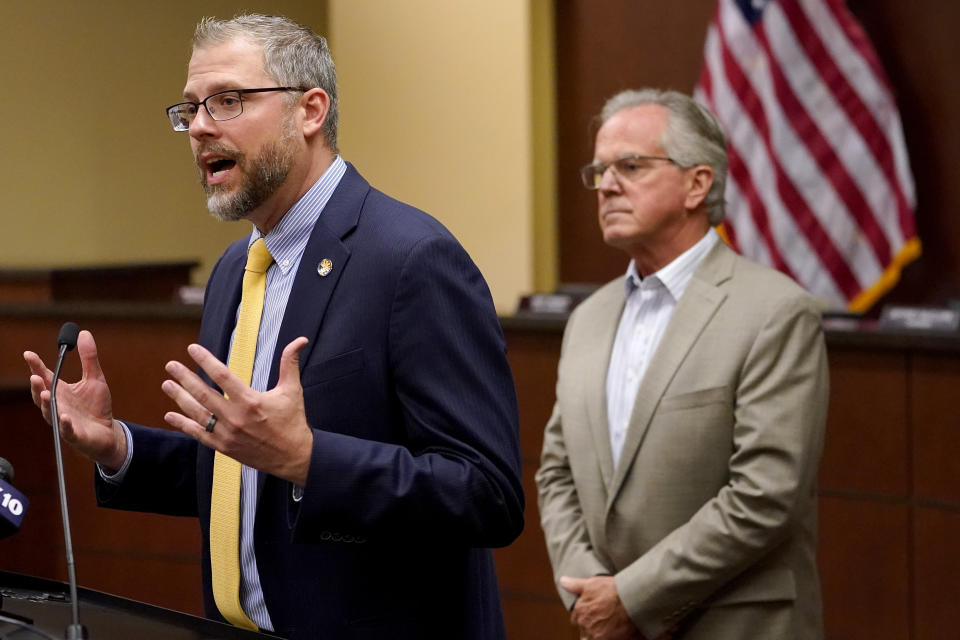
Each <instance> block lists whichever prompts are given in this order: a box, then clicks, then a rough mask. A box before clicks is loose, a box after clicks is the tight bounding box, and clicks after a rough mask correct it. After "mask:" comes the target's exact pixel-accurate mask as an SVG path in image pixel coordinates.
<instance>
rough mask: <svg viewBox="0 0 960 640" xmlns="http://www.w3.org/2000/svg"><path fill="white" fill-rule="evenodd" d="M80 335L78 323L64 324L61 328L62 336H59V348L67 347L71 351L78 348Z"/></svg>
mask: <svg viewBox="0 0 960 640" xmlns="http://www.w3.org/2000/svg"><path fill="white" fill-rule="evenodd" d="M79 334H80V327H78V326H77V323H76V322H64V323H63V326H62V327H60V335H58V336H57V346H58V347H64V346H65V347H66V348H67V351H70V350H71V349H73V348H74V347H75V346H77V336H78V335H79Z"/></svg>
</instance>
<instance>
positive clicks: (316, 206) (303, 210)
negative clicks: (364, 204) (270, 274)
mask: <svg viewBox="0 0 960 640" xmlns="http://www.w3.org/2000/svg"><path fill="white" fill-rule="evenodd" d="M346 170H347V163H346V162H344V161H343V158H341V157H340V156H339V155H338V156H337V157H336V158H335V159H334V161H333V162H332V163H331V164H330V166H329V167H327V170H326V171H324V172H323V175H322V176H320V179H319V180H317V181H316V182H315V183H313V186H312V187H310V188H309V189H308V190H307V192H306V193H305V194H303V196H302V197H301V198H300V199H299V200H297V202H296V203H294V205H293V206H292V207H290V210H289V211H287V213H286V214H284V216H283V217H282V218H280V222H278V223H277V224H276V226H275V227H273V229H271V230H270V231H269V233H267V235H265V236H264V235H263V234H261V233H260V231H259V230H258V229H257V228H256V227H254V228H253V232H252V233H251V234H250V239H249V240H248V242H247V248H248V249H249V248H250V245H252V244H253V243H254V242H256V241H257V240H258V239H259V238H263V241H264V242H265V243H266V245H267V250H268V251H269V252H270V255H271V256H273V261H274V262H275V263H276V264H277V267H278V268H279V269H280V271H281V272H282V273H284V274H286V273H287V272H288V271H289V270H290V269H292V268H293V267H294V266H295V265H296V264H297V263H298V262H299V259H300V255H301V254H302V253H303V250H304V248H306V246H307V240H309V239H310V232H311V231H312V230H313V227H314V225H315V224H316V223H317V220H318V219H319V218H320V214H321V213H323V209H324V207H326V206H327V202H329V200H330V197H331V196H332V195H333V192H334V190H335V189H336V188H337V185H338V184H340V179H341V178H343V174H344V173H346Z"/></svg>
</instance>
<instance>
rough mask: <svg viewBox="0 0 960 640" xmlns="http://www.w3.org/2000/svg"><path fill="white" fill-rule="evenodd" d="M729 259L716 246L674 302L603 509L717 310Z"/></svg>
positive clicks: (610, 501) (724, 249) (729, 267)
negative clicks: (667, 390) (674, 304)
mask: <svg viewBox="0 0 960 640" xmlns="http://www.w3.org/2000/svg"><path fill="white" fill-rule="evenodd" d="M733 257H734V254H733V252H732V251H731V250H730V249H729V248H728V247H727V246H726V245H725V244H723V242H718V243H717V244H716V245H715V246H714V247H713V249H711V250H710V252H709V253H708V254H707V255H706V256H705V257H704V259H703V262H702V263H701V264H700V266H699V267H697V270H696V271H695V272H694V274H693V277H692V278H691V279H690V284H689V285H687V289H686V291H685V292H684V294H683V295H682V296H681V297H680V300H679V301H678V302H677V306H676V308H675V309H674V310H673V315H672V316H671V318H670V323H669V324H668V325H667V329H666V331H664V334H663V337H662V338H661V339H660V344H659V345H658V346H657V350H656V351H655V352H654V354H653V359H652V360H651V361H650V366H649V367H648V368H647V371H646V373H645V374H644V377H643V380H642V381H641V383H640V388H639V390H638V391H637V397H636V399H635V400H634V405H633V412H632V413H631V416H630V427H629V429H628V430H627V437H626V440H625V442H624V444H623V451H622V452H621V455H620V463H619V464H618V465H617V468H616V470H615V471H614V474H613V482H612V486H611V487H610V491H609V492H608V494H607V496H608V497H607V509H609V508H610V506H611V505H612V504H613V501H614V500H615V499H616V496H617V493H619V491H620V488H621V486H622V485H623V482H624V479H625V478H626V476H627V473H628V471H629V470H630V467H631V466H632V463H633V459H634V457H635V456H636V454H637V451H638V450H639V448H640V445H641V444H642V442H643V437H644V436H645V435H646V433H647V429H648V428H649V426H650V421H651V420H652V419H653V415H654V412H655V411H656V410H657V407H658V406H659V404H660V399H661V398H662V397H663V393H664V391H665V390H666V388H667V386H668V385H669V384H670V381H671V380H672V379H673V377H674V375H675V374H676V372H677V370H678V369H679V368H680V366H681V365H682V364H683V361H684V360H685V359H686V357H687V354H688V353H689V352H690V349H691V348H692V347H693V345H694V344H695V343H696V341H697V339H698V338H699V337H700V334H701V333H702V332H703V330H704V328H706V326H707V324H708V323H709V322H710V319H711V318H713V316H714V314H715V313H716V312H717V309H719V308H720V305H721V304H723V300H724V299H725V298H726V293H724V292H723V291H722V290H721V289H719V288H718V285H719V284H720V283H721V282H723V281H724V280H726V279H727V278H729V277H730V274H731V271H732V268H733Z"/></svg>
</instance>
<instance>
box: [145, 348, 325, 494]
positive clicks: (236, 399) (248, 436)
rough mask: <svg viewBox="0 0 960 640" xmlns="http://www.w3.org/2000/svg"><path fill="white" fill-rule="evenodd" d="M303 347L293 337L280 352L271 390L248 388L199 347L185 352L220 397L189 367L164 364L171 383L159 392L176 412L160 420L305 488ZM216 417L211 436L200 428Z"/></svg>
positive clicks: (307, 448) (308, 445)
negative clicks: (301, 382) (301, 379)
mask: <svg viewBox="0 0 960 640" xmlns="http://www.w3.org/2000/svg"><path fill="white" fill-rule="evenodd" d="M306 344H307V339H306V338H297V339H296V340H294V341H293V342H291V343H290V344H288V345H287V346H286V347H284V349H283V354H282V355H281V356H280V371H279V377H278V380H277V385H276V386H275V387H274V388H273V389H271V390H270V391H265V392H260V391H255V390H253V389H251V388H250V386H249V385H247V384H246V383H245V382H243V381H242V380H241V379H240V378H238V377H237V376H236V375H235V374H234V373H233V372H231V371H230V369H228V368H227V366H226V365H225V364H223V363H222V362H220V361H219V360H217V358H216V357H215V356H214V355H213V354H212V353H210V352H209V351H208V350H207V349H205V348H203V347H201V346H200V345H198V344H191V345H190V346H189V347H187V353H188V354H189V355H190V357H191V358H192V359H193V361H194V362H196V363H197V365H199V366H200V368H201V369H203V370H204V371H205V372H206V373H207V375H208V376H210V379H211V380H213V381H214V382H215V383H216V384H217V386H219V387H220V388H221V389H222V390H223V392H224V394H225V395H221V394H220V393H218V392H217V391H216V390H214V389H212V388H211V387H210V386H209V385H207V383H205V382H204V381H203V380H202V379H201V378H200V376H198V375H197V374H196V373H194V372H193V371H192V370H191V369H190V368H189V367H186V366H185V365H183V364H181V363H180V362H177V361H171V362H168V363H167V365H166V372H167V373H168V374H169V375H170V377H171V378H172V380H166V381H164V383H163V385H162V388H163V392H164V393H166V394H167V395H168V396H169V397H170V398H171V399H172V400H173V401H174V402H176V403H177V406H179V407H180V411H181V413H177V412H174V411H170V412H168V413H167V414H165V415H164V416H163V419H164V420H165V421H166V422H167V424H169V425H170V426H172V427H174V428H176V429H179V430H180V431H182V432H183V433H185V434H187V435H189V436H191V437H193V438H196V439H197V440H199V441H200V443H201V444H204V445H206V446H208V447H210V448H211V449H216V450H217V451H220V452H221V453H224V454H226V455H228V456H230V457H231V458H233V459H234V460H237V461H238V462H241V463H243V464H246V465H248V466H251V467H254V468H256V469H259V470H261V471H264V472H266V473H269V474H271V475H274V476H277V477H279V478H284V479H286V480H290V481H291V482H294V483H296V484H299V485H301V486H302V485H304V484H306V480H307V472H308V471H309V468H310V455H311V451H312V447H313V432H312V431H311V430H310V427H309V426H308V424H307V417H306V413H305V410H304V405H303V388H302V387H301V386H300V367H299V354H300V349H302V348H303V347H304V346H305V345H306ZM211 413H212V414H214V415H215V416H217V421H216V425H215V427H214V429H213V431H212V432H210V433H208V432H207V431H206V429H205V425H206V424H207V421H208V420H209V419H210V414H211Z"/></svg>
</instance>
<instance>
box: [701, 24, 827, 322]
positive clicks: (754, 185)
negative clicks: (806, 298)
mask: <svg viewBox="0 0 960 640" xmlns="http://www.w3.org/2000/svg"><path fill="white" fill-rule="evenodd" d="M706 50H707V51H708V55H707V57H706V60H707V65H706V68H707V69H708V70H709V73H710V74H711V77H712V78H714V79H715V82H712V84H711V86H712V87H713V88H714V93H715V99H714V101H713V104H712V105H711V106H712V107H713V108H714V110H715V113H716V114H717V116H718V117H719V118H720V120H721V121H724V122H731V123H732V125H731V126H730V127H728V144H729V149H728V158H730V159H731V160H729V161H728V162H730V163H731V164H732V167H733V171H732V172H731V173H730V175H729V177H730V182H731V183H738V186H739V187H740V188H741V189H742V190H743V191H744V193H745V194H747V197H748V198H749V199H750V201H751V202H753V206H752V207H751V206H750V205H749V204H748V203H746V202H744V201H743V200H738V197H739V196H740V194H739V192H738V191H736V190H728V191H727V194H726V196H727V202H728V209H729V210H730V211H733V212H738V213H740V214H742V215H736V216H727V218H726V227H727V228H729V229H731V230H732V231H733V232H734V233H733V235H734V236H735V237H742V238H743V240H742V241H740V242H739V243H738V244H739V245H740V249H741V251H742V253H743V254H744V255H746V256H748V257H750V258H752V259H754V260H756V261H758V262H763V263H765V264H771V265H773V266H774V267H775V268H778V269H780V270H782V271H784V272H785V273H787V274H788V275H791V277H794V278H795V279H796V280H797V281H798V282H801V283H803V284H804V286H808V287H811V288H815V289H817V290H819V291H821V292H822V293H821V295H822V296H824V297H825V298H827V299H828V300H829V301H830V302H831V303H833V304H838V303H839V304H841V305H842V304H843V303H844V300H845V298H844V297H843V295H841V294H840V292H839V291H838V290H837V289H836V287H835V285H834V284H833V282H832V280H831V279H830V276H829V274H827V273H826V272H825V271H824V270H823V269H822V268H820V267H821V265H819V264H818V263H815V262H812V261H809V260H804V259H803V256H805V255H808V254H810V253H812V252H813V249H812V248H811V247H810V246H809V245H808V244H807V240H806V238H805V237H804V236H803V235H802V234H801V233H800V231H799V229H797V226H796V220H795V219H794V218H793V217H792V215H791V212H790V211H789V209H788V207H787V206H786V205H785V204H784V203H783V202H782V201H781V200H780V198H779V194H778V191H777V187H776V176H775V175H774V170H773V166H774V164H773V162H772V160H771V159H770V157H769V155H768V154H767V150H766V149H765V148H764V146H763V144H762V141H761V137H760V135H759V134H758V133H757V131H756V129H755V127H754V126H753V122H752V121H751V119H750V118H749V117H745V116H744V115H743V112H742V110H741V109H740V104H739V102H738V100H737V98H736V96H735V95H734V93H733V89H732V88H731V87H730V84H729V78H728V77H727V76H726V75H725V74H724V73H723V69H722V64H721V61H722V57H723V56H722V53H721V49H720V38H719V35H718V33H717V30H716V28H715V27H714V26H711V27H710V30H709V31H708V34H707V44H706ZM738 161H740V162H742V164H743V165H744V167H743V168H741V167H740V166H739V165H738ZM748 212H749V215H746V214H747V213H748ZM749 240H752V242H751V241H749ZM781 249H782V250H783V251H782V252H781ZM787 265H789V266H787Z"/></svg>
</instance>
